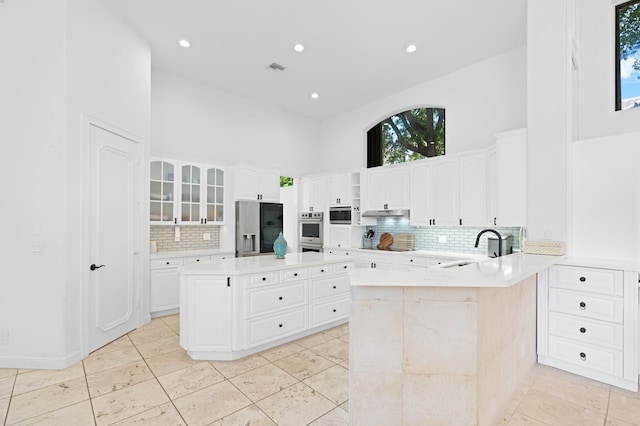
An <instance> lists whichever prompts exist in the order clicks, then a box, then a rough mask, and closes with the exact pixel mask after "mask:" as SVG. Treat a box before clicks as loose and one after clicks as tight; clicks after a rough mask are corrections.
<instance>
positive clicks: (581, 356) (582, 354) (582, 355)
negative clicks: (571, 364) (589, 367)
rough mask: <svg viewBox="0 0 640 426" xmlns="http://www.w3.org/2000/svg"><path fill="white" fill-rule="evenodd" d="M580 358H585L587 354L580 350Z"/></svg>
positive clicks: (584, 359)
mask: <svg viewBox="0 0 640 426" xmlns="http://www.w3.org/2000/svg"><path fill="white" fill-rule="evenodd" d="M580 359H581V360H583V361H586V360H587V354H585V353H584V352H580Z"/></svg>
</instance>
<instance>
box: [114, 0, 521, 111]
mask: <svg viewBox="0 0 640 426" xmlns="http://www.w3.org/2000/svg"><path fill="white" fill-rule="evenodd" d="M104 1H105V2H107V3H109V4H111V5H112V6H113V7H114V8H115V9H116V10H117V11H118V12H119V13H120V14H121V15H122V16H123V17H124V18H125V19H126V20H127V21H128V22H129V23H130V24H131V26H132V27H133V28H135V30H136V31H137V32H138V33H139V34H141V35H142V36H143V37H144V38H145V39H146V40H148V42H149V43H150V44H151V50H152V66H153V67H154V68H155V69H158V70H162V71H166V72H170V73H173V74H176V75H179V76H183V77H186V78H189V79H191V80H195V81H197V82H200V83H204V84H206V85H209V86H212V87H215V88H218V89H222V90H225V91H227V92H230V93H234V94H236V95H239V96H242V97H245V98H249V99H253V100H255V101H258V102H262V103H265V104H269V105H273V106H274V107H277V108H280V109H283V110H285V111H290V112H294V113H298V114H301V115H304V116H307V117H309V118H313V119H317V120H322V119H325V118H327V117H330V116H332V115H335V114H339V113H341V112H344V111H347V110H350V109H353V108H357V107H359V106H361V105H364V104H366V103H368V102H371V101H373V100H376V99H380V98H382V97H385V96H388V95H390V94H392V93H395V92H398V91H400V90H403V89H407V88H409V87H412V86H415V85H417V84H420V83H422V82H425V81H428V80H431V79H434V78H436V77H439V76H442V75H444V74H447V73H449V72H451V71H453V70H456V69H459V68H462V67H464V66H466V65H470V64H473V63H476V62H479V61H481V60H483V59H485V58H488V57H491V56H494V55H497V54H500V53H502V52H505V51H507V50H510V49H513V48H516V47H518V46H522V45H523V44H525V42H526V0H320V1H309V0H226V1H222V0H104ZM183 38H184V39H188V40H189V41H190V42H191V47H189V48H187V49H185V48H182V47H180V46H178V40H180V39H183ZM296 43H301V44H303V45H304V48H305V49H304V51H303V52H301V53H298V52H296V51H294V49H293V46H294V45H295V44H296ZM409 44H414V45H416V46H417V51H416V52H415V53H411V54H409V53H407V52H406V51H405V48H406V47H407V46H408V45H409ZM274 62H275V63H278V64H280V65H282V66H284V67H285V70H284V71H279V70H273V69H269V68H267V67H268V66H269V65H270V64H272V63H274ZM313 92H317V93H318V94H319V98H318V99H312V98H311V97H310V95H311V93H313Z"/></svg>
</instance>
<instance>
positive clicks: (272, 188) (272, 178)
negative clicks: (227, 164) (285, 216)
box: [234, 166, 280, 203]
mask: <svg viewBox="0 0 640 426" xmlns="http://www.w3.org/2000/svg"><path fill="white" fill-rule="evenodd" d="M234 196H235V199H236V200H260V201H271V202H275V203H277V202H279V201H280V173H279V172H278V171H276V170H269V169H258V168H255V167H250V166H235V167H234Z"/></svg>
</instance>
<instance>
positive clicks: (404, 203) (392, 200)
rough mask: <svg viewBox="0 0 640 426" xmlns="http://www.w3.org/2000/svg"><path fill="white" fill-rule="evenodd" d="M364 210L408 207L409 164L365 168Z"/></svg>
mask: <svg viewBox="0 0 640 426" xmlns="http://www.w3.org/2000/svg"><path fill="white" fill-rule="evenodd" d="M367 179H368V182H367V208H366V210H394V209H408V208H409V205H410V179H411V178H410V166H409V164H402V165H394V166H383V167H372V168H370V169H367Z"/></svg>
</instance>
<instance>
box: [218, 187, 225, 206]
mask: <svg viewBox="0 0 640 426" xmlns="http://www.w3.org/2000/svg"><path fill="white" fill-rule="evenodd" d="M216 203H218V204H223V203H224V188H222V187H218V188H216Z"/></svg>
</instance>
